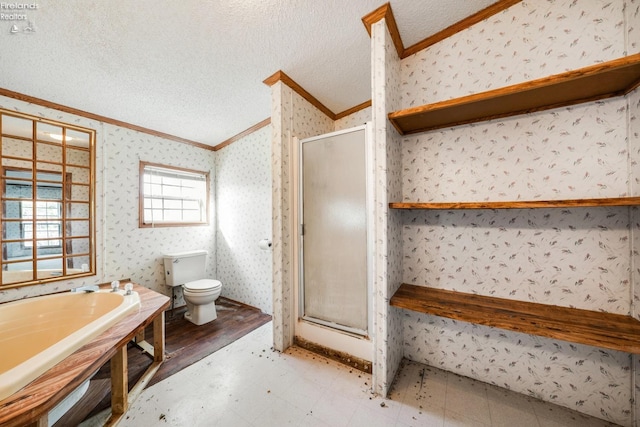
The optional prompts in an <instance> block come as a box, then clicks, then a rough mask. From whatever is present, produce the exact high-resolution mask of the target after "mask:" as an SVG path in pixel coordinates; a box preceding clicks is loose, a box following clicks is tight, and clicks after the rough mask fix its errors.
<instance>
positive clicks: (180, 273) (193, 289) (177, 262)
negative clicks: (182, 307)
mask: <svg viewBox="0 0 640 427" xmlns="http://www.w3.org/2000/svg"><path fill="white" fill-rule="evenodd" d="M206 260H207V251H204V250H199V251H191V252H181V253H175V254H167V255H165V256H164V277H165V279H166V282H167V286H181V285H182V294H183V295H184V301H185V302H186V303H187V312H186V313H185V314H184V318H185V319H187V320H188V321H190V322H191V323H194V324H196V325H204V324H205V323H209V322H211V321H213V320H216V318H217V317H218V315H217V314H216V305H215V300H216V299H217V298H218V297H219V296H220V290H221V289H222V283H220V281H218V280H213V279H205V278H204V276H205V270H206V268H205V265H206Z"/></svg>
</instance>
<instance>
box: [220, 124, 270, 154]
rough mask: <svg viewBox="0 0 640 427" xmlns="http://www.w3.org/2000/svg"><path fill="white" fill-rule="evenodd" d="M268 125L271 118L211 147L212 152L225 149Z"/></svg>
mask: <svg viewBox="0 0 640 427" xmlns="http://www.w3.org/2000/svg"><path fill="white" fill-rule="evenodd" d="M270 124H271V117H267V118H266V119H264V120H263V121H261V122H260V123H256V124H255V125H253V126H251V127H250V128H249V129H246V130H243V131H242V132H240V133H239V134H237V135H234V136H232V137H231V138H229V139H227V140H226V141H222V142H221V143H220V144H218V145H216V146H214V147H213V151H218V150H221V149H223V148H224V147H226V146H227V145H231V144H232V143H234V142H236V141H238V140H239V139H242V138H244V137H245V136H247V135H249V134H252V133H253V132H255V131H257V130H259V129H262V128H263V127H265V126H269V125H270Z"/></svg>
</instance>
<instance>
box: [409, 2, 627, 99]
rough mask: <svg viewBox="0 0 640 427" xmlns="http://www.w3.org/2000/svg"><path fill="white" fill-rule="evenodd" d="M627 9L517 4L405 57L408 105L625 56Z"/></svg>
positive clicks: (616, 5) (600, 5) (580, 4)
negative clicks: (625, 17) (624, 10)
mask: <svg viewBox="0 0 640 427" xmlns="http://www.w3.org/2000/svg"><path fill="white" fill-rule="evenodd" d="M636 2H637V0H636ZM636 6H637V5H636ZM623 9H624V1H620V0H618V1H611V0H589V1H586V2H585V1H577V0H535V1H533V0H524V1H522V2H520V3H517V4H515V5H513V6H511V7H510V8H509V9H507V10H505V11H503V12H502V13H498V14H496V15H494V16H492V17H490V18H488V19H487V20H485V21H483V22H481V23H479V24H476V25H474V26H473V27H471V28H469V29H467V30H465V31H462V32H460V33H458V34H455V35H453V36H452V37H449V38H448V39H446V40H444V41H442V42H440V43H437V44H435V45H433V46H431V47H429V48H427V49H424V50H422V51H420V52H418V53H416V54H415V55H412V56H410V57H408V58H406V59H405V60H403V62H402V108H408V107H413V106H419V105H422V104H427V103H431V102H437V101H442V100H446V99H450V98H455V97H458V96H464V95H468V94H472V93H477V92H482V91H485V90H489V89H496V88H500V87H503V86H509V85H513V84H516V83H521V82H524V81H528V80H533V79H538V78H542V77H547V76H549V75H553V74H558V73H561V72H564V71H567V70H573V69H576V68H580V67H585V66H587V65H592V64H595V63H598V62H603V61H607V60H610V59H614V58H618V57H620V56H623V55H624V52H625V44H624V40H625V34H624V29H625V25H624V22H625V19H624V14H623ZM636 31H637V30H636ZM461 64H463V66H461Z"/></svg>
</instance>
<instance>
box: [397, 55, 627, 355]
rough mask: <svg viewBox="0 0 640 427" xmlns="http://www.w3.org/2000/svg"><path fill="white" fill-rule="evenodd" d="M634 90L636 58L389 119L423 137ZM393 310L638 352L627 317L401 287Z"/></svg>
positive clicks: (600, 201) (439, 205) (564, 204)
mask: <svg viewBox="0 0 640 427" xmlns="http://www.w3.org/2000/svg"><path fill="white" fill-rule="evenodd" d="M638 86H640V54H635V55H631V56H627V57H623V58H619V59H616V60H613V61H608V62H604V63H602V64H597V65H593V66H589V67H585V68H582V69H579V70H574V71H568V72H565V73H562V74H557V75H554V76H550V77H546V78H542V79H538V80H534V81H530V82H525V83H521V84H516V85H513V86H509V87H505V88H500V89H495V90H491V91H487V92H483V93H478V94H474V95H469V96H465V97H462V98H457V99H452V100H448V101H442V102H438V103H434V104H428V105H423V106H420V107H414V108H408V109H405V110H401V111H396V112H393V113H390V114H389V120H390V121H391V122H392V123H393V125H394V126H395V127H396V129H397V130H398V132H400V133H401V134H403V135H405V134H410V133H417V132H424V131H429V130H434V129H440V128H444V127H451V126H457V125H461V124H467V123H474V122H479V121H483V120H490V119H495V118H501V117H508V116H514V115H518V114H524V113H530V112H534V111H541V110H546V109H551V108H557V107H562V106H567V105H572V104H578V103H584V102H589V101H595V100H599V99H604V98H610V97H614V96H621V95H626V94H627V93H629V92H630V91H632V90H634V89H636V88H637V87H638ZM639 205H640V197H612V198H591V199H569V200H525V201H485V202H392V203H389V207H390V208H391V209H433V210H443V209H444V210H454V209H535V208H542V209H544V208H578V207H596V208H597V207H607V206H639ZM390 305H392V306H394V307H399V308H404V309H408V310H413V311H416V312H420V313H428V314H433V315H436V316H441V317H447V318H451V319H456V320H462V321H465V322H471V323H476V324H480V325H485V326H492V327H497V328H501V329H506V330H511V331H517V332H523V333H527V334H532V335H538V336H543V337H547V338H555V339H560V340H564V341H569V342H575V343H580V344H586V345H593V346H597V347H602V348H608V349H613V350H619V351H626V352H630V353H638V354H640V321H638V320H636V319H635V318H633V317H631V316H624V315H620V314H612V313H606V312H600V311H590V310H582V309H576V308H570V307H560V306H555V305H547V304H539V303H532V302H527V301H518V300H511V299H504V298H495V297H490V296H482V295H475V294H468V293H462V292H456V291H450V290H442V289H435V288H431V287H428V286H416V285H409V284H403V285H401V286H400V288H399V289H398V291H397V292H396V293H395V294H394V295H393V297H392V298H391V301H390Z"/></svg>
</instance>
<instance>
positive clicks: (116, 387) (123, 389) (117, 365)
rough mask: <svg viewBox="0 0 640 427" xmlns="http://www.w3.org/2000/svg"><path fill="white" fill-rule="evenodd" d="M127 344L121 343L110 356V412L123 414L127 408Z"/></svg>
mask: <svg viewBox="0 0 640 427" xmlns="http://www.w3.org/2000/svg"><path fill="white" fill-rule="evenodd" d="M127 371H128V366H127V346H126V345H123V346H122V347H121V348H119V349H118V351H117V352H116V354H115V355H114V356H113V357H112V358H111V413H112V416H118V415H122V414H124V413H125V412H126V411H127V409H128V406H129V404H128V386H129V384H128V381H129V380H128V378H127Z"/></svg>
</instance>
